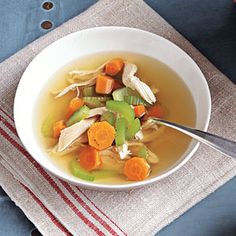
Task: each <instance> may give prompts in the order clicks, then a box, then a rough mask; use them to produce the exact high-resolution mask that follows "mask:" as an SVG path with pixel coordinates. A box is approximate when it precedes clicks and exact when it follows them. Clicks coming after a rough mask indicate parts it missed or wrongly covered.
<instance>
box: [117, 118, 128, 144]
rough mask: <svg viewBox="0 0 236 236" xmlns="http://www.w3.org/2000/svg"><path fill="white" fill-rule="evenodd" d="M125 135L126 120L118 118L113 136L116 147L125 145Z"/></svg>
mask: <svg viewBox="0 0 236 236" xmlns="http://www.w3.org/2000/svg"><path fill="white" fill-rule="evenodd" d="M125 134H126V120H125V118H123V117H120V118H118V119H117V121H116V136H115V143H116V146H121V145H123V144H124V143H125Z"/></svg>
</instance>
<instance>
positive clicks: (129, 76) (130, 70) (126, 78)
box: [122, 63, 156, 104]
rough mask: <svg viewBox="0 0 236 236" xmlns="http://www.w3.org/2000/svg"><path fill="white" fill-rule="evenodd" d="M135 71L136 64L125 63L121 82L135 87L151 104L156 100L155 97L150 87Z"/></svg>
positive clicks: (132, 87)
mask: <svg viewBox="0 0 236 236" xmlns="http://www.w3.org/2000/svg"><path fill="white" fill-rule="evenodd" d="M136 72H137V66H136V65H135V64H132V63H125V67H124V71H123V74H122V82H123V84H124V85H125V86H126V87H129V88H131V89H133V90H134V89H136V90H137V91H138V93H139V94H140V95H141V97H142V98H143V99H144V100H145V101H147V102H148V103H150V104H152V103H155V102H156V97H155V95H154V94H153V92H152V90H151V88H150V87H149V86H148V85H147V84H145V83H144V82H142V81H141V80H140V79H139V78H138V77H137V76H135V73H136Z"/></svg>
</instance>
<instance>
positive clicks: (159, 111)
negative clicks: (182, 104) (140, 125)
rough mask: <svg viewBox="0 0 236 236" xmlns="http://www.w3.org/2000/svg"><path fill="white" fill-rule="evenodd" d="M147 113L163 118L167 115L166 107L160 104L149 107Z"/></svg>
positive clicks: (150, 115)
mask: <svg viewBox="0 0 236 236" xmlns="http://www.w3.org/2000/svg"><path fill="white" fill-rule="evenodd" d="M147 113H148V116H149V117H157V118H162V117H163V116H164V115H165V112H164V109H163V108H162V107H161V105H159V104H156V105H153V106H151V107H150V108H149V109H148V111H147Z"/></svg>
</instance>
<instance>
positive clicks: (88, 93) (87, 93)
mask: <svg viewBox="0 0 236 236" xmlns="http://www.w3.org/2000/svg"><path fill="white" fill-rule="evenodd" d="M82 94H83V97H92V96H94V95H95V87H94V86H89V87H84V88H83V90H82Z"/></svg>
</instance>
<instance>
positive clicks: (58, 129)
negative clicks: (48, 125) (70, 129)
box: [53, 120, 66, 138]
mask: <svg viewBox="0 0 236 236" xmlns="http://www.w3.org/2000/svg"><path fill="white" fill-rule="evenodd" d="M65 128H66V125H65V123H64V120H59V121H57V122H55V124H54V126H53V137H54V138H59V136H60V134H61V131H62V130H63V129H65Z"/></svg>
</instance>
